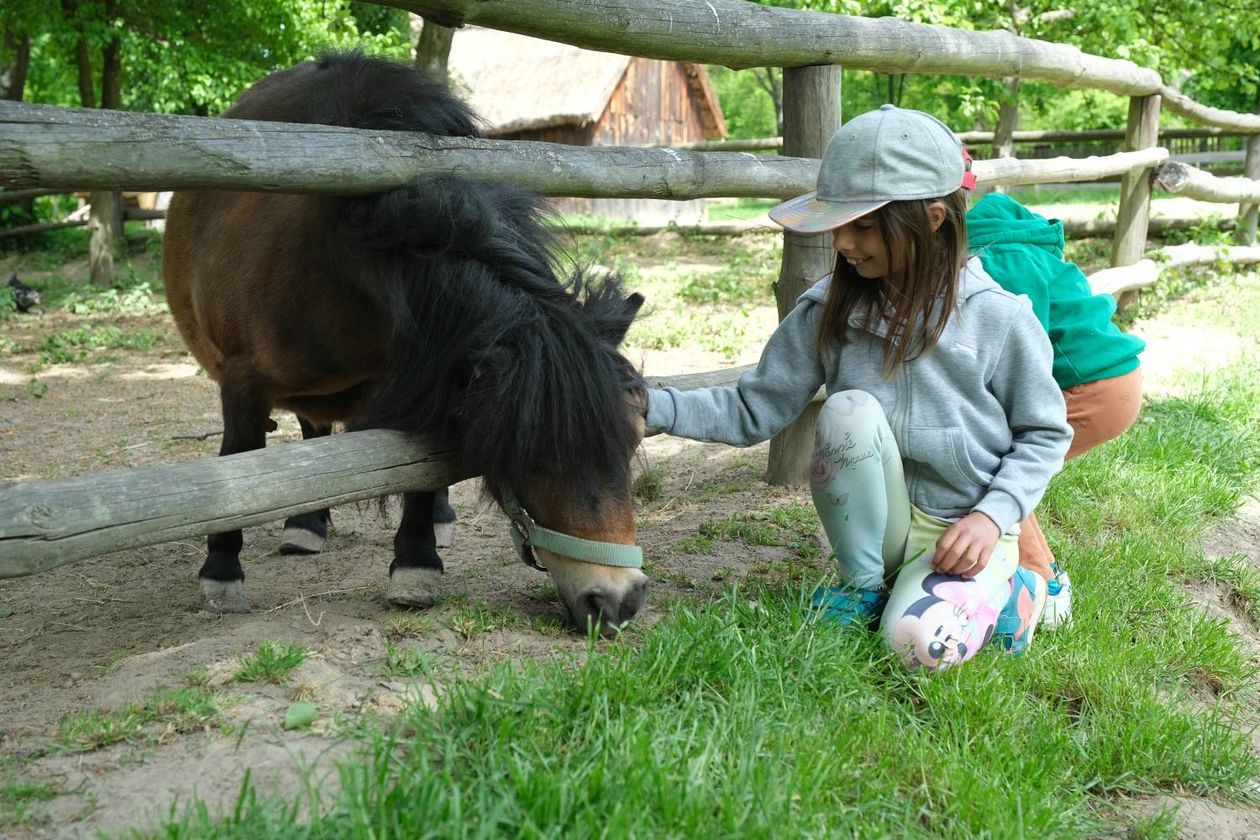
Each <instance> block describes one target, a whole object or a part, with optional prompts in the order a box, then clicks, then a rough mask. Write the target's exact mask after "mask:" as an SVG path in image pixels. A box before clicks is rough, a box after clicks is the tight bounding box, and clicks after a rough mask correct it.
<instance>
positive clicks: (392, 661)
mask: <svg viewBox="0 0 1260 840" xmlns="http://www.w3.org/2000/svg"><path fill="white" fill-rule="evenodd" d="M432 670H433V665H432V663H431V662H430V661H429V657H428V655H427V654H425V652H424V651H423V650H421V649H420V648H418V647H416V646H414V645H411V646H407V647H400V646H398V645H396V644H394V643H393V642H391V641H389V640H388V639H386V641H385V673H386V674H387V675H389V676H391V677H415V676H418V675H420V674H424V673H428V672H430V671H432Z"/></svg>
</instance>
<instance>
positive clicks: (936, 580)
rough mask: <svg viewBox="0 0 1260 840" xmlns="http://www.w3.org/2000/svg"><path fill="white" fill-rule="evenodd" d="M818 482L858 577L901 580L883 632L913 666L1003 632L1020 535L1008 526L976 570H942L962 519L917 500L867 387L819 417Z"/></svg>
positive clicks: (835, 543) (818, 493) (847, 569)
mask: <svg viewBox="0 0 1260 840" xmlns="http://www.w3.org/2000/svg"><path fill="white" fill-rule="evenodd" d="M811 466H812V471H811V475H810V489H811V490H812V491H813V495H814V507H816V508H817V509H818V516H819V518H820V519H821V520H822V524H823V529H824V530H825V531H826V532H827V539H828V540H829V541H830V543H831V547H832V550H833V551H834V552H835V555H836V562H837V564H838V566H839V572H840V577H841V578H842V580H843V581H844V582H845V583H846V584H849V585H851V586H854V587H859V588H863V589H882V588H884V587H885V586H891V592H890V593H889V598H888V605H887V606H886V607H885V608H884V613H883V618H882V620H881V624H880V627H881V632H882V634H883V636H884V639H885V640H886V641H887V642H888V644H889V646H890V647H892V649H893V650H895V651H897V652H898V653H899V654H901V656H902V658H903V659H904V660H905V662H906V664H907V665H909V666H911V667H925V668H933V669H938V668H946V667H949V666H950V665H954V664H957V663H959V662H964V661H966V660H968V659H970V658H971V657H972V656H974V655H975V654H976V652H977V651H978V650H980V648H981V647H983V646H984V644H985V643H986V642H987V641H988V640H989V638H990V637H991V636H992V635H993V627H994V624H995V623H996V622H997V617H998V613H999V612H1001V610H1002V608H1003V607H1004V606H1005V605H1006V602H1007V600H1008V599H1009V597H1010V594H1011V576H1012V575H1014V574H1015V569H1016V567H1017V565H1018V561H1019V552H1018V548H1017V545H1016V542H1017V540H1018V534H1017V533H1013V534H1004V535H1003V536H1002V538H1001V539H1000V540H999V541H998V545H997V548H996V549H995V550H994V552H993V556H992V557H991V558H989V562H988V564H987V565H986V566H985V567H984V570H983V571H981V572H980V573H979V574H978V575H976V577H975V578H964V577H959V576H957V575H942V574H938V573H937V572H936V571H935V570H934V569H933V568H932V555H933V553H934V552H935V550H936V541H937V539H939V538H940V536H941V535H942V534H943V533H945V531H946V529H948V528H949V526H950V525H951V524H952V523H951V522H950V521H948V520H945V519H939V518H937V517H934V516H929V515H928V514H926V513H924V512H923V511H921V510H919V509H918V508H916V507H914V506H913V505H911V504H910V498H909V495H908V493H907V492H906V482H905V476H904V474H903V472H902V464H901V452H900V451H899V450H898V448H897V442H896V441H895V440H894V439H893V434H892V430H891V429H890V428H889V427H888V419H887V418H886V417H885V416H884V410H883V408H882V407H881V406H880V404H879V402H878V401H877V400H876V399H875V397H873V396H872V395H870V394H868V393H866V392H865V391H841V392H839V393H836V394H832V395H831V397H830V398H829V399H828V400H827V402H826V404H825V405H824V406H823V408H822V412H821V413H820V414H819V417H818V426H817V431H816V432H815V439H814V455H813V460H812V464H811Z"/></svg>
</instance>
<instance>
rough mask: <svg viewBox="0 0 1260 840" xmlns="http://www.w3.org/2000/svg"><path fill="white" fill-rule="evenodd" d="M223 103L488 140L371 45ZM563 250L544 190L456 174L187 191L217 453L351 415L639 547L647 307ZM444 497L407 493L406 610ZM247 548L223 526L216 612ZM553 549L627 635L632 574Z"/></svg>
mask: <svg viewBox="0 0 1260 840" xmlns="http://www.w3.org/2000/svg"><path fill="white" fill-rule="evenodd" d="M224 116H227V117H236V118H241V119H252V120H277V121H284V122H293V123H318V124H322V125H339V126H349V127H353V128H360V129H376V130H405V131H421V132H426V133H430V134H443V135H461V136H475V135H476V130H475V128H474V125H473V119H472V115H471V113H470V111H469V110H468V108H467V107H466V106H465V105H464V104H463V103H462V102H460V101H459V100H458V99H456V98H455V97H453V96H452V95H451V94H450V93H449V92H448V91H447V89H446V87H445V86H444V85H441V84H439V83H437V82H434V81H432V80H430V79H428V78H427V77H425V76H423V75H421V74H420V73H417V72H415V71H414V70H411V69H409V68H406V67H402V66H398V65H394V64H391V63H388V62H385V61H381V60H377V59H371V58H366V57H364V56H362V55H361V54H358V53H350V54H340V55H330V56H327V57H324V58H322V59H321V60H319V61H318V62H308V63H305V64H301V65H298V66H297V67H294V68H291V69H289V70H284V71H281V72H278V73H274V74H272V75H270V76H268V77H266V78H265V79H263V80H262V81H260V82H258V83H257V84H256V85H254V86H253V87H252V88H250V89H249V90H248V91H246V92H245V93H244V94H243V95H242V96H241V98H240V99H239V100H238V102H237V103H236V104H235V105H234V106H233V107H232V108H231V109H230V110H228V111H227V112H226V113H225V114H224ZM552 247H553V243H552V241H551V239H550V237H549V236H548V233H547V230H546V228H545V227H544V226H543V224H542V223H541V222H540V201H539V199H538V197H537V196H536V195H534V194H533V193H529V192H527V191H524V190H521V189H516V188H513V187H507V186H503V185H496V184H487V183H478V182H474V181H465V180H460V179H450V178H447V179H432V180H424V181H417V182H414V183H411V184H408V185H406V186H403V187H400V188H398V189H394V190H391V191H389V192H385V193H379V194H373V195H356V196H344V197H328V196H314V195H281V194H275V193H241V192H190V193H180V194H178V195H176V196H175V197H174V198H173V199H172V201H171V205H170V210H169V212H168V213H167V221H166V239H165V244H164V250H163V266H162V269H163V274H164V276H165V282H166V295H167V300H168V301H169V303H170V307H171V312H172V314H173V315H174V317H175V321H176V323H177V324H178V325H179V330H180V333H181V334H182V335H183V337H184V341H185V342H186V343H187V344H188V347H189V349H190V350H191V351H192V353H193V355H194V356H196V358H197V360H198V361H199V362H200V363H201V365H202V366H203V367H204V368H205V369H206V371H207V372H208V373H209V374H210V376H211V377H212V378H213V379H214V380H215V381H217V382H218V383H219V392H220V396H221V399H222V408H223V422H224V433H223V446H222V448H221V449H220V454H221V455H227V454H229V453H233V452H245V451H247V450H252V449H259V448H261V447H262V446H263V445H264V442H265V440H264V439H265V435H266V432H267V430H268V428H269V426H273V424H272V423H271V421H270V419H269V418H270V413H271V411H272V410H273V409H276V408H280V409H285V410H288V411H292V412H293V413H295V414H296V415H297V417H298V420H299V422H300V423H301V426H302V434H303V437H307V438H310V437H316V436H320V435H326V434H328V433H329V432H330V431H331V427H332V424H333V423H334V422H338V421H343V422H345V423H347V425H348V427H349V428H352V429H364V428H392V429H401V430H404V431H410V432H422V433H437V434H442V435H446V436H448V437H449V438H451V439H453V440H456V441H458V442H459V443H460V445H461V447H462V453H463V458H464V461H465V463H466V465H467V466H468V467H469V468H470V469H472V470H475V471H476V472H478V473H479V474H481V475H482V476H484V481H485V489H486V492H487V493H488V494H489V495H490V496H491V497H492V498H493V499H495V500H496V501H498V502H500V503H503V502H504V500H505V498H506V499H507V501H508V504H509V510H512V509H513V508H512V507H511V504H512V502H513V500H514V499H515V500H519V503H520V505H521V506H523V507H524V508H526V509H527V510H528V511H529V516H532V518H533V520H534V521H536V522H537V523H538V524H539V525H542V526H546V527H547V528H550V529H553V530H554V531H559V532H563V533H564V534H568V535H571V536H575V537H578V538H584V539H589V540H596V541H600V542H602V543H614V544H621V545H633V543H634V541H635V534H634V519H633V505H632V500H631V495H630V475H629V473H630V459H631V457H632V455H633V452H634V450H635V448H636V447H637V446H638V444H639V441H640V440H641V438H642V434H643V423H642V418H641V416H640V414H639V411H638V409H637V408H636V405H635V403H636V400H635V399H634V397H633V395H634V394H635V393H636V392H637V391H638V389H639V388H640V387H641V385H642V383H641V380H640V378H639V376H638V374H637V372H636V371H635V370H634V368H633V367H632V366H631V365H630V364H629V363H628V362H627V361H626V360H625V359H624V358H623V357H622V356H621V355H620V354H619V353H618V352H617V346H618V345H619V344H620V342H621V340H622V338H623V337H624V336H625V333H626V330H627V329H629V326H630V323H631V322H632V321H633V320H634V317H635V315H636V313H637V312H638V309H639V306H640V305H641V304H642V302H643V299H642V297H641V296H639V295H630V296H628V297H627V296H624V295H623V293H622V291H621V282H620V279H619V278H617V277H609V278H604V279H603V280H601V281H600V282H595V281H592V280H589V279H587V278H585V277H583V276H582V274H581V273H580V272H575V273H574V276H572V277H569V278H568V279H567V280H565V281H561V280H560V279H558V278H557V277H556V274H555V271H554V269H553V267H552V253H553V252H552ZM435 505H436V506H437V508H438V510H437V514H438V519H439V520H444V519H445V520H448V521H449V519H451V518H452V516H451V515H447V516H443V515H442V514H443V513H448V514H449V508H447V507H446V503H445V491H441V492H440V493H438V494H435V493H431V492H425V493H421V492H415V493H406V494H404V498H403V516H402V521H401V523H400V525H399V528H398V533H397V535H396V536H395V538H394V560H393V563H392V564H391V566H390V584H389V589H388V598H389V600H390V602H392V603H395V604H399V605H410V606H428V605H430V604H432V603H433V600H434V588H435V585H436V582H437V579H438V576H439V575H440V574H441V572H442V560H441V559H440V557H439V556H438V553H437V550H436V549H437V547H438V546H437V540H436V539H435V536H434V516H435ZM518 519H519V514H518ZM327 520H328V512H327V511H326V510H324V511H318V512H315V513H309V514H304V515H302V516H296V517H292V518H290V519H289V520H288V521H287V522H286V523H285V524H286V531H285V538H284V545H283V546H282V550H283V551H288V552H310V551H318V550H319V549H320V548H322V546H323V542H324V536H325V534H326V525H327ZM241 545H242V538H241V532H240V531H228V532H225V533H221V534H214V535H211V536H210V537H209V539H208V557H207V559H206V562H205V564H204V565H203V566H202V567H201V571H200V573H199V578H200V582H201V588H202V592H203V594H204V596H205V599H206V601H207V604H208V605H209V606H210V608H212V609H215V610H217V611H221V612H240V611H245V610H248V609H249V602H248V601H247V599H246V597H245V593H244V587H243V581H244V577H245V575H244V572H243V571H242V570H241V565H240V561H239V554H240V550H241ZM539 553H540V554H541V555H542V556H541V558H540V559H541V560H542V561H543V563H544V564H545V566H546V567H547V569H548V570H549V571H550V573H551V576H552V578H553V579H554V581H555V584H556V589H557V591H558V593H559V595H560V597H561V599H562V600H563V602H564V604H565V606H566V607H567V608H568V610H569V612H570V613H571V614H572V616H573V617H574V619H575V620H576V621H577V623H578V625H579V627H586V626H588V625H589V624H597V625H599V626H600V627H601V629H602V630H603V631H604V632H611V631H612V630H613V628H615V627H616V626H619V625H620V624H621V623H623V622H625V621H628V620H629V619H631V618H633V617H634V616H635V614H636V613H638V611H639V609H640V608H641V606H642V604H643V600H644V593H645V589H646V582H647V579H646V577H645V576H644V575H643V573H642V572H640V571H639V570H638V569H637V568H621V567H616V566H604V565H596V564H594V563H590V562H580V561H578V560H575V559H573V558H572V557H566V556H564V555H563V554H561V553H558V552H557V551H550V552H549V551H546V550H545V549H542V548H539ZM574 553H576V551H575V552H574Z"/></svg>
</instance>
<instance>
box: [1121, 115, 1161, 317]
mask: <svg viewBox="0 0 1260 840" xmlns="http://www.w3.org/2000/svg"><path fill="white" fill-rule="evenodd" d="M1158 141H1159V96H1158V95H1152V96H1134V97H1132V98H1130V99H1129V122H1128V125H1127V126H1126V127H1125V132H1124V149H1125V151H1126V152H1135V151H1138V150H1139V149H1149V148H1151V147H1152V146H1154V145H1155V144H1156V143H1157V142H1158ZM1151 175H1152V173H1151V170H1149V169H1134V170H1133V171H1131V172H1128V173H1126V174H1125V175H1123V176H1122V177H1121V179H1120V209H1119V211H1118V212H1117V214H1116V238H1115V239H1114V240H1112V243H1111V264H1112V265H1113V266H1120V265H1132V264H1133V263H1135V262H1137V261H1138V260H1140V259H1142V254H1143V253H1145V251H1146V231H1147V228H1148V227H1149V225H1150V221H1151ZM1136 295H1137V293H1136V292H1126V293H1124V294H1123V295H1121V296H1120V300H1119V306H1121V307H1124V306H1127V305H1128V304H1129V303H1131V302H1132V301H1133V299H1134V298H1135V297H1136Z"/></svg>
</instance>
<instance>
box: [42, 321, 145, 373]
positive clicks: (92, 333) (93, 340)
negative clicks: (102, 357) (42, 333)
mask: <svg viewBox="0 0 1260 840" xmlns="http://www.w3.org/2000/svg"><path fill="white" fill-rule="evenodd" d="M167 340H168V334H167V333H165V332H162V331H158V330H151V329H135V330H124V329H122V328H120V327H117V326H115V325H113V324H85V325H83V326H81V327H75V328H74V329H72V330H65V331H63V332H59V333H56V334H54V335H50V336H47V337H46V338H45V339H44V340H43V341H41V342H40V343H39V344H38V345H37V346H36V347H35V350H36V351H37V352H38V353H39V359H40V361H41V362H43V363H44V364H46V365H56V364H64V363H67V362H78V361H83V360H86V359H89V358H91V357H92V356H93V354H95V353H96V352H98V351H101V350H152V349H153V348H154V347H155V346H157V345H158V344H159V343H163V342H165V341H167Z"/></svg>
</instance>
